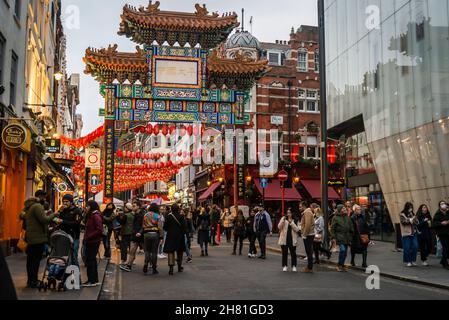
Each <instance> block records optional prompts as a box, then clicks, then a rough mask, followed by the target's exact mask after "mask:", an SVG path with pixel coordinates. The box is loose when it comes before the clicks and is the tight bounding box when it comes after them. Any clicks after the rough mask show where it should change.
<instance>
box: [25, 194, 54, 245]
mask: <svg viewBox="0 0 449 320" xmlns="http://www.w3.org/2000/svg"><path fill="white" fill-rule="evenodd" d="M24 212H25V216H24V219H25V222H26V234H25V240H26V242H27V243H28V244H42V243H47V242H48V225H49V224H50V222H51V221H52V220H53V219H54V218H55V217H56V214H54V213H53V214H51V215H49V216H47V215H46V214H45V210H44V207H43V206H42V204H40V203H39V199H37V198H30V199H28V200H26V201H25V209H24Z"/></svg>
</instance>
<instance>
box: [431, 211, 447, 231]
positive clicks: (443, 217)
mask: <svg viewBox="0 0 449 320" xmlns="http://www.w3.org/2000/svg"><path fill="white" fill-rule="evenodd" d="M443 221H449V210H448V211H446V213H444V212H442V211H441V210H438V211H437V213H435V216H434V217H433V227H434V228H435V231H436V232H437V235H438V236H448V235H449V225H445V226H444V225H442V224H441V222H443Z"/></svg>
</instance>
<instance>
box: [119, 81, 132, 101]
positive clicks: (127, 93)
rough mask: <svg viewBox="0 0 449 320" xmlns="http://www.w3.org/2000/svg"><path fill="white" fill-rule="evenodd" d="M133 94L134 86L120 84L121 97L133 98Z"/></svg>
mask: <svg viewBox="0 0 449 320" xmlns="http://www.w3.org/2000/svg"><path fill="white" fill-rule="evenodd" d="M132 96H133V86H132V85H128V84H124V85H121V86H120V97H123V98H132Z"/></svg>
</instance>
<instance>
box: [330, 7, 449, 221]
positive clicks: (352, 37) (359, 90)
mask: <svg viewBox="0 0 449 320" xmlns="http://www.w3.org/2000/svg"><path fill="white" fill-rule="evenodd" d="M325 18H326V51H327V52H326V65H327V81H328V82H327V90H328V91H327V93H328V112H329V115H328V119H329V120H328V126H329V128H333V127H335V126H337V125H339V124H341V123H344V122H346V121H348V120H350V119H352V118H354V117H356V116H359V115H362V116H363V122H364V126H365V132H366V138H367V143H368V147H369V152H370V154H371V156H372V158H373V162H374V166H375V169H376V172H377V175H378V178H379V182H380V186H381V188H382V191H383V194H384V197H385V200H386V202H387V205H388V209H389V212H390V214H391V218H392V220H393V222H394V223H398V221H399V212H400V211H401V210H402V208H403V205H404V203H405V202H406V201H412V202H413V203H414V204H415V207H417V206H418V205H419V204H421V203H426V204H427V205H428V206H429V207H430V208H431V210H432V211H435V210H436V209H437V205H438V202H439V201H440V200H442V199H444V200H446V201H447V200H449V198H448V195H449V0H327V1H325Z"/></svg>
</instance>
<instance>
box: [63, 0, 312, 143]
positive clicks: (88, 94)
mask: <svg viewBox="0 0 449 320" xmlns="http://www.w3.org/2000/svg"><path fill="white" fill-rule="evenodd" d="M160 2H161V5H160V9H161V10H172V11H182V12H195V8H194V5H195V3H201V4H203V3H204V4H206V6H207V9H208V10H209V11H210V12H215V11H218V13H219V14H220V15H221V13H223V12H230V11H235V12H236V13H237V14H238V15H239V20H240V16H241V9H242V7H243V8H245V29H246V30H250V25H249V20H250V17H251V16H252V17H253V26H252V30H253V34H254V35H255V36H256V37H257V38H258V39H259V41H261V42H274V41H275V40H289V34H290V30H291V28H292V27H294V28H295V30H296V29H297V28H298V27H299V26H300V25H302V24H304V25H317V9H316V3H317V2H316V0H277V1H273V0H244V1H243V0H226V1H224V0H202V1H199V0H197V1H194V0H160ZM62 3H63V10H62V15H63V21H64V27H65V33H66V35H67V63H68V72H69V74H70V73H80V74H81V88H80V95H81V97H80V100H81V104H80V105H79V106H78V113H81V114H82V115H83V120H84V129H83V135H85V134H87V133H89V132H91V131H93V130H94V129H96V128H97V127H98V126H99V125H101V124H102V123H103V120H104V119H103V118H101V117H99V116H98V109H99V108H103V107H104V102H103V99H102V97H101V96H100V94H99V93H98V91H99V90H98V83H97V82H96V81H94V80H93V78H92V77H90V76H87V75H85V74H84V72H83V71H84V63H83V61H82V57H83V56H84V53H85V50H86V48H87V47H89V46H91V47H95V48H103V47H107V46H108V45H109V44H114V43H117V44H118V46H119V47H118V50H119V51H132V52H134V51H135V47H136V45H137V44H135V43H133V42H132V41H130V40H129V39H127V38H126V37H124V36H119V35H117V31H118V29H119V24H120V14H121V13H122V8H123V6H124V5H125V4H126V3H128V4H131V5H134V6H136V7H138V6H140V5H145V6H146V5H147V4H148V0H63V1H62ZM153 3H154V1H153ZM73 6H76V7H75V9H77V10H78V11H79V22H80V23H79V27H78V26H75V27H72V23H73V22H74V21H75V20H76V19H75V20H74V19H73V17H74V15H73V14H72V12H73V9H74V7H73Z"/></svg>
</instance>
